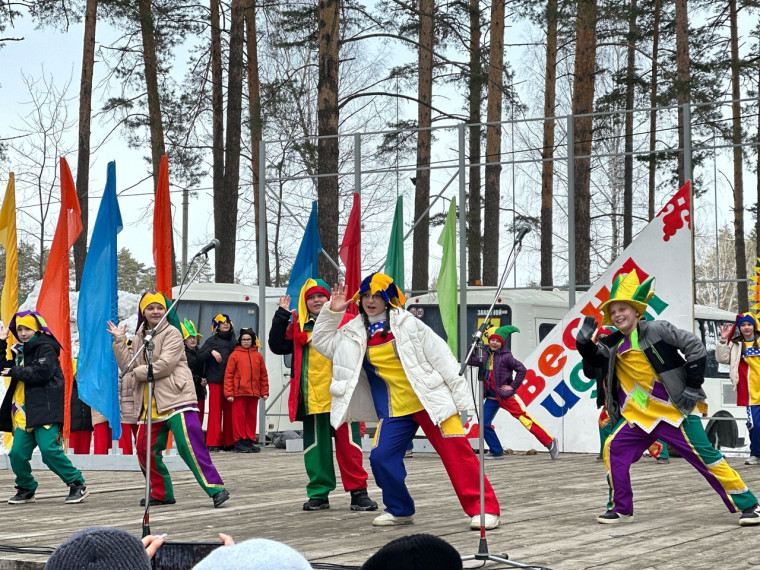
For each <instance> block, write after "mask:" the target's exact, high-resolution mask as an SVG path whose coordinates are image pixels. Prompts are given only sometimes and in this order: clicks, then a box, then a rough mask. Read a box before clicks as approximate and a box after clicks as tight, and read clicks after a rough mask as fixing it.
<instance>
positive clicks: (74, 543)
mask: <svg viewBox="0 0 760 570" xmlns="http://www.w3.org/2000/svg"><path fill="white" fill-rule="evenodd" d="M150 567H151V565H150V560H148V555H147V553H146V552H145V547H144V546H143V543H142V541H141V540H140V539H139V538H137V537H136V536H134V535H131V534H129V533H128V532H127V531H125V530H121V529H118V528H112V527H99V526H93V527H90V528H86V529H84V530H80V531H79V532H78V533H76V534H74V535H72V536H70V537H69V538H68V539H67V540H66V541H65V542H63V543H62V544H61V545H60V546H59V547H58V548H56V549H55V551H54V552H53V554H51V555H50V558H49V559H48V561H47V564H45V570H113V569H114V568H119V569H120V570H150Z"/></svg>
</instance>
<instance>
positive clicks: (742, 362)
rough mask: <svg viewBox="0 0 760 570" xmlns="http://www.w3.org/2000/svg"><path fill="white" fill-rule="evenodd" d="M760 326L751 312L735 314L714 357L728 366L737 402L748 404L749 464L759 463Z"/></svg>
mask: <svg viewBox="0 0 760 570" xmlns="http://www.w3.org/2000/svg"><path fill="white" fill-rule="evenodd" d="M758 329H760V327H758V323H757V319H756V318H755V316H754V315H753V314H752V313H744V314H742V315H737V316H736V322H735V323H734V324H733V326H732V325H731V324H730V323H726V324H724V325H723V326H722V327H721V329H720V341H719V342H718V345H717V346H716V347H715V360H717V361H718V362H720V363H721V364H728V365H729V377H730V378H731V382H732V383H733V385H734V390H736V405H737V406H746V407H747V427H748V428H749V457H748V458H747V459H746V460H745V461H744V463H745V464H746V465H758V464H760V339H759V337H760V330H758Z"/></svg>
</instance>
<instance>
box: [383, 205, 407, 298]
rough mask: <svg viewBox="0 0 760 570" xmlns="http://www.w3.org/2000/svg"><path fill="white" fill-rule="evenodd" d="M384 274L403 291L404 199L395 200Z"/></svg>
mask: <svg viewBox="0 0 760 570" xmlns="http://www.w3.org/2000/svg"><path fill="white" fill-rule="evenodd" d="M385 274H386V275H388V276H389V277H391V278H392V279H393V282H394V283H395V284H396V285H398V286H399V287H400V288H401V290H402V291H403V290H404V199H403V197H402V196H399V197H398V199H397V200H396V213H395V214H393V226H392V227H391V239H390V241H389V242H388V255H387V256H386V258H385Z"/></svg>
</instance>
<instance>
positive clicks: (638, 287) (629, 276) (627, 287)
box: [599, 269, 654, 326]
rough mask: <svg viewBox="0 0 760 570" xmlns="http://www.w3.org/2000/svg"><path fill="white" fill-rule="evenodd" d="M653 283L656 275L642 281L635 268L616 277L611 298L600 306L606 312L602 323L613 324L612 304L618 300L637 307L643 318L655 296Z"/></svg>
mask: <svg viewBox="0 0 760 570" xmlns="http://www.w3.org/2000/svg"><path fill="white" fill-rule="evenodd" d="M653 283H654V277H649V278H647V279H646V280H644V282H643V283H641V282H640V281H639V276H638V274H637V273H636V270H635V269H634V270H632V271H631V272H630V273H626V274H625V275H623V274H621V275H618V276H617V277H615V281H613V283H612V289H611V290H610V298H609V299H608V300H607V301H606V302H604V303H603V304H602V306H601V307H599V308H600V309H601V311H602V313H603V314H604V318H603V319H602V325H606V326H611V325H612V320H611V319H610V305H611V304H612V303H614V302H616V301H622V302H624V303H628V304H629V305H631V306H632V307H633V308H634V309H636V312H637V313H638V314H639V315H640V316H641V318H642V319H643V318H644V313H646V311H647V304H648V303H649V300H650V299H651V298H652V297H654V289H653V288H652V284H653Z"/></svg>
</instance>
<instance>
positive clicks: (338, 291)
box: [330, 283, 353, 313]
mask: <svg viewBox="0 0 760 570" xmlns="http://www.w3.org/2000/svg"><path fill="white" fill-rule="evenodd" d="M351 303H353V299H347V298H346V284H345V283H336V284H335V285H333V288H332V294H331V295H330V309H331V310H333V311H334V312H336V313H340V312H343V311H345V310H346V307H348V305H349V304H351Z"/></svg>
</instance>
